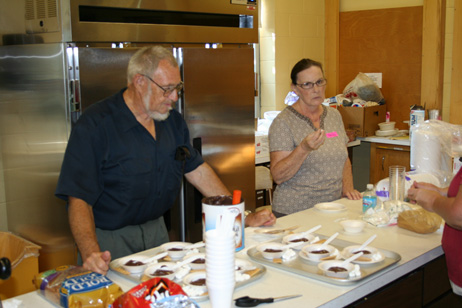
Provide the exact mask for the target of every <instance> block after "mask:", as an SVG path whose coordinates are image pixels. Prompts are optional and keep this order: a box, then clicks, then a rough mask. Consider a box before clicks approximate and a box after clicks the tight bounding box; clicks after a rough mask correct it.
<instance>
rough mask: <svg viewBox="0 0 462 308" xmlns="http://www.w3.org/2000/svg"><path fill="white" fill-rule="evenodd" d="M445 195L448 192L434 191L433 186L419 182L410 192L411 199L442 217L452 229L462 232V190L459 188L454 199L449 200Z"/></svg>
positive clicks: (442, 190)
mask: <svg viewBox="0 0 462 308" xmlns="http://www.w3.org/2000/svg"><path fill="white" fill-rule="evenodd" d="M433 186H434V185H433ZM435 187H436V186H435ZM445 194H447V190H444V189H439V188H437V189H434V187H432V186H431V184H427V183H418V182H414V183H413V184H412V186H411V188H410V189H409V191H408V197H409V199H411V200H415V201H416V202H417V204H418V205H420V206H422V207H423V208H424V209H426V210H427V211H430V212H435V213H436V214H438V215H440V216H441V217H442V218H443V219H444V221H445V222H446V223H447V224H448V225H450V226H451V227H453V228H455V229H458V230H462V189H461V188H459V191H458V192H457V195H456V197H454V198H448V197H446V196H445Z"/></svg>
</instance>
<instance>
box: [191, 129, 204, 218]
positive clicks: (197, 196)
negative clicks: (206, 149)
mask: <svg viewBox="0 0 462 308" xmlns="http://www.w3.org/2000/svg"><path fill="white" fill-rule="evenodd" d="M192 146H193V148H194V149H196V150H197V151H198V152H199V153H200V154H201V155H202V137H196V138H193V140H192ZM194 222H195V223H201V222H202V194H201V193H200V192H199V191H198V190H197V189H194Z"/></svg>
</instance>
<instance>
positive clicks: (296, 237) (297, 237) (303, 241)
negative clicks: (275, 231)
mask: <svg viewBox="0 0 462 308" xmlns="http://www.w3.org/2000/svg"><path fill="white" fill-rule="evenodd" d="M315 238H316V236H314V235H313V234H306V235H305V234H303V233H294V234H289V235H286V236H284V237H283V238H282V242H283V243H284V244H292V243H296V242H300V245H297V246H293V247H292V248H293V249H297V250H300V249H302V248H303V246H306V245H309V244H310V243H311V242H312V241H313V240H314V239H315Z"/></svg>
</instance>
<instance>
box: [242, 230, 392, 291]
mask: <svg viewBox="0 0 462 308" xmlns="http://www.w3.org/2000/svg"><path fill="white" fill-rule="evenodd" d="M317 236H318V237H319V238H320V239H327V237H326V236H323V235H317ZM274 242H281V240H280V239H279V240H275V241H274ZM360 244H361V243H359V245H360ZM330 245H331V246H334V247H335V248H337V249H338V251H339V254H341V252H342V250H343V249H344V248H346V247H348V246H353V245H358V243H353V242H349V241H345V240H340V239H334V240H333V241H332V242H331V243H330ZM370 246H373V245H370ZM373 247H375V246H373ZM375 248H376V249H377V250H378V251H380V252H381V253H382V255H383V256H384V259H383V260H382V261H380V262H377V263H371V264H358V265H359V267H360V271H361V276H360V277H355V278H347V279H339V278H333V277H328V276H325V275H324V273H323V272H322V271H321V270H320V269H319V268H318V263H319V262H315V261H311V260H308V259H306V258H302V257H300V255H299V250H294V251H295V252H296V254H297V256H296V257H295V258H294V259H291V260H287V261H285V260H283V261H282V263H278V262H275V261H273V260H269V259H265V258H263V256H262V254H261V253H260V252H259V251H258V250H257V248H256V247H252V248H250V249H248V250H247V255H248V256H249V257H250V258H251V259H252V260H254V261H257V262H260V263H263V264H266V265H269V266H273V267H276V268H279V269H282V270H284V271H289V272H292V273H295V274H299V275H302V276H306V277H309V278H313V279H316V280H320V281H324V282H327V283H331V284H335V285H343V286H345V285H353V284H356V283H357V282H359V281H361V280H363V279H365V278H367V277H369V276H371V275H373V274H375V273H377V272H379V271H381V270H383V269H385V268H387V267H389V266H391V265H393V264H395V263H397V262H398V261H399V260H401V256H400V255H399V254H398V253H396V252H393V251H389V250H385V249H380V248H378V247H375Z"/></svg>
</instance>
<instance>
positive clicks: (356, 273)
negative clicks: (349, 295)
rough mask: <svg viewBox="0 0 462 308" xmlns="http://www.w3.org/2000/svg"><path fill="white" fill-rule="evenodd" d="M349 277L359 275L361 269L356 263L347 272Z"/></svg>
mask: <svg viewBox="0 0 462 308" xmlns="http://www.w3.org/2000/svg"><path fill="white" fill-rule="evenodd" d="M349 276H350V278H356V277H361V270H360V267H359V265H358V264H355V265H354V269H353V270H352V271H351V272H350V274H349Z"/></svg>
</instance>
